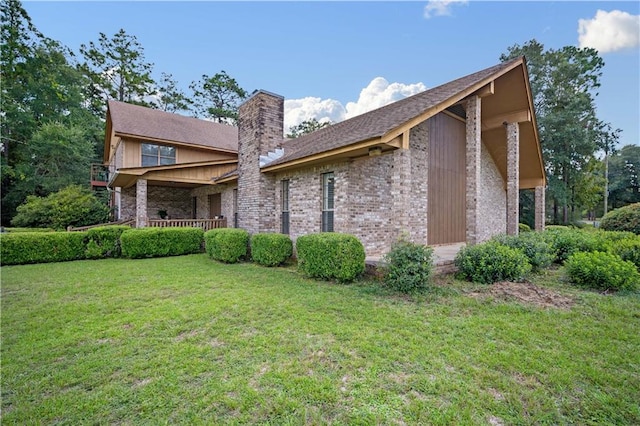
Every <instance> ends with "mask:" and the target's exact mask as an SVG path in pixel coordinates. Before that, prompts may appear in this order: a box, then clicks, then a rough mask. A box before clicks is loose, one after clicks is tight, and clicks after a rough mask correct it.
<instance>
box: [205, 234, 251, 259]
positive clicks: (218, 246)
mask: <svg viewBox="0 0 640 426" xmlns="http://www.w3.org/2000/svg"><path fill="white" fill-rule="evenodd" d="M204 241H205V248H206V251H207V254H208V255H209V257H210V258H212V259H215V260H219V261H220V262H225V263H236V262H238V261H240V260H241V259H244V258H246V257H247V254H248V248H249V233H248V232H247V231H245V230H244V229H239V228H219V229H212V230H210V231H207V232H206V233H205V234H204Z"/></svg>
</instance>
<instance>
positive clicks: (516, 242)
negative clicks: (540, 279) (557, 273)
mask: <svg viewBox="0 0 640 426" xmlns="http://www.w3.org/2000/svg"><path fill="white" fill-rule="evenodd" d="M493 240H494V241H497V242H499V243H500V244H503V245H505V246H507V247H511V248H515V249H519V250H520V251H522V253H524V255H525V256H527V259H529V263H530V264H531V269H532V270H533V271H534V272H535V271H539V270H540V269H543V268H546V267H547V266H549V265H551V263H553V261H554V260H555V259H556V252H555V251H554V249H553V246H552V245H551V244H550V243H549V242H548V241H547V240H546V238H545V237H544V235H543V234H541V233H539V232H525V233H524V234H521V235H518V236H515V235H499V236H496V237H494V238H493Z"/></svg>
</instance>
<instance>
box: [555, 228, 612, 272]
mask: <svg viewBox="0 0 640 426" xmlns="http://www.w3.org/2000/svg"><path fill="white" fill-rule="evenodd" d="M547 228H548V229H547V230H546V231H545V232H544V233H543V235H544V238H545V239H546V241H547V242H548V243H549V244H551V246H552V247H553V250H554V251H555V253H556V260H555V261H556V263H564V262H565V261H566V260H567V259H568V258H569V256H571V255H572V254H574V253H577V252H581V251H582V252H592V251H596V250H601V251H607V249H608V246H609V242H608V241H607V239H606V238H603V237H602V236H601V235H600V234H599V233H596V232H590V231H582V230H579V229H571V228H566V227H554V228H551V227H547Z"/></svg>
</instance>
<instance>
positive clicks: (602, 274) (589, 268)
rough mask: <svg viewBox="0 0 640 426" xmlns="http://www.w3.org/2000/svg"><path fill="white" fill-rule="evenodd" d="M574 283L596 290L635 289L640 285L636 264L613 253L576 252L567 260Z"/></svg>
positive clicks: (566, 263) (570, 276)
mask: <svg viewBox="0 0 640 426" xmlns="http://www.w3.org/2000/svg"><path fill="white" fill-rule="evenodd" d="M565 268H566V271H567V275H568V276H569V279H570V280H571V282H572V283H574V284H576V285H578V286H580V287H586V288H592V289H595V290H634V289H637V288H638V286H639V285H640V273H638V271H637V269H636V267H635V265H634V264H633V263H631V262H629V261H625V260H622V259H621V258H620V256H617V255H615V254H611V253H604V252H599V251H596V252H593V253H582V252H578V253H574V254H572V255H571V256H570V257H569V258H568V259H567V261H566V262H565Z"/></svg>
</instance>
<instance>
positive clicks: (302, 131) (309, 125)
mask: <svg viewBox="0 0 640 426" xmlns="http://www.w3.org/2000/svg"><path fill="white" fill-rule="evenodd" d="M330 125H331V122H330V121H323V122H319V121H318V120H317V119H315V118H310V119H309V120H304V121H303V122H302V123H300V124H298V125H297V126H293V127H290V128H289V133H287V137H288V138H298V137H300V136H302V135H306V134H307V133H311V132H315V131H316V130H319V129H322V128H323V127H327V126H330Z"/></svg>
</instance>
